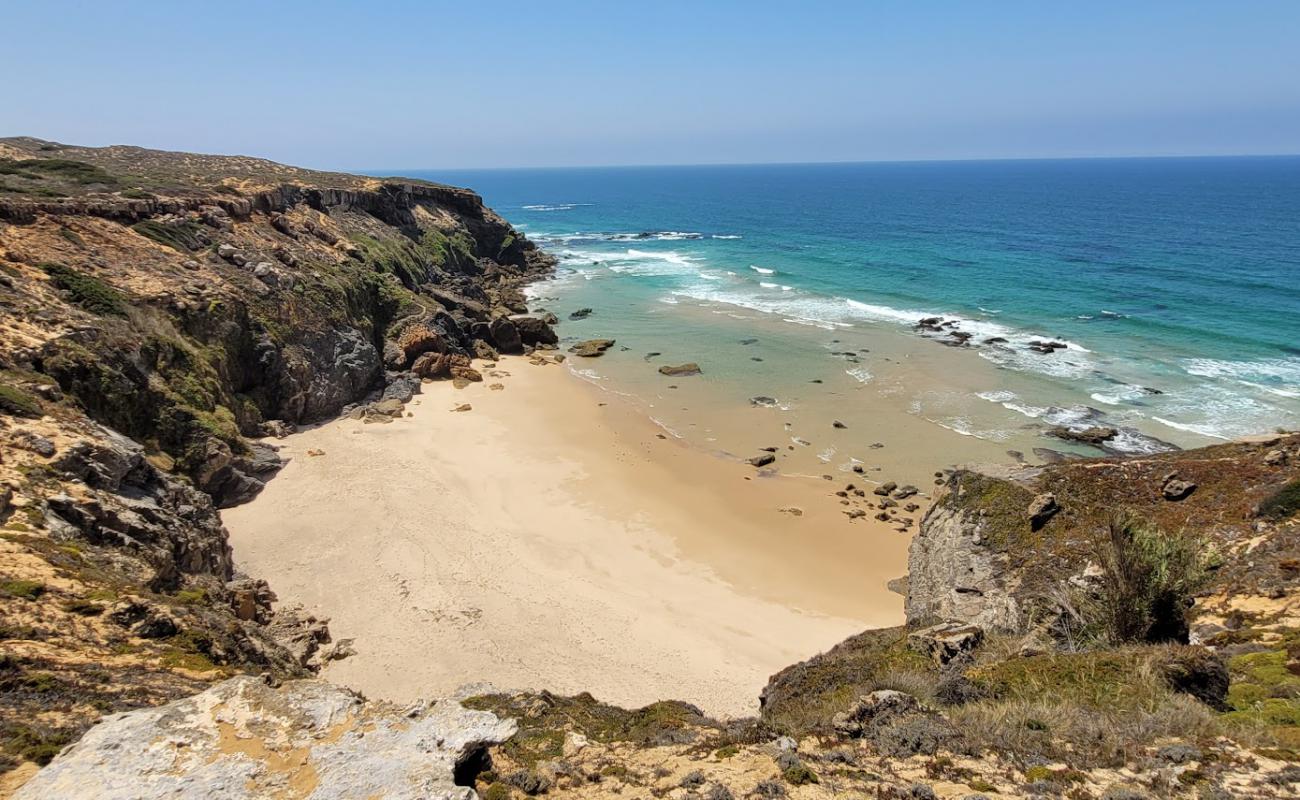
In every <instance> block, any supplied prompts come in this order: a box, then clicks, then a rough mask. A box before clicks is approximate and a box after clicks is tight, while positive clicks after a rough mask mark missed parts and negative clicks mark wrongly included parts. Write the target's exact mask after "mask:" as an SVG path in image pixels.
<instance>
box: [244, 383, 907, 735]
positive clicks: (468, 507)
mask: <svg viewBox="0 0 1300 800" xmlns="http://www.w3.org/2000/svg"><path fill="white" fill-rule="evenodd" d="M497 373H498V375H500V376H501V377H488V379H487V381H486V382H485V383H479V384H473V385H471V386H469V387H468V388H465V389H462V390H457V389H454V388H453V387H452V385H451V384H450V383H447V382H438V383H426V384H425V385H424V387H423V388H424V393H423V394H422V395H418V396H417V397H416V398H415V400H414V401H413V402H412V403H411V404H409V405H408V407H407V410H408V411H409V412H411V415H410V416H408V417H405V418H403V419H399V420H396V421H394V422H392V423H391V424H364V423H362V422H359V421H355V420H339V421H334V422H330V423H327V424H325V425H322V426H319V427H317V428H314V429H310V430H306V431H304V432H302V433H298V434H295V435H293V436H291V437H289V438H287V439H285V440H283V441H280V442H278V444H279V445H281V447H282V450H281V453H282V455H284V456H286V457H288V458H291V459H292V460H291V461H290V463H289V464H288V465H287V466H286V467H285V468H284V469H283V470H282V471H281V473H280V474H279V476H277V477H276V478H275V479H274V480H272V481H271V482H270V483H269V484H268V485H267V488H266V490H265V491H263V492H262V494H261V495H260V496H259V497H258V498H257V499H255V500H254V501H253V502H251V503H249V504H247V505H244V506H240V507H237V508H233V509H229V510H226V511H224V512H223V514H222V516H223V519H224V521H225V524H226V526H227V528H228V529H229V530H230V534H231V541H232V544H233V546H234V551H235V558H236V561H237V563H238V565H239V567H240V568H241V569H243V570H244V571H246V572H247V573H248V574H250V575H255V576H258V577H261V578H265V579H267V580H268V581H269V582H270V584H271V586H272V587H273V588H274V589H275V591H276V592H277V594H278V595H279V597H280V598H281V601H282V602H284V603H301V604H303V605H304V606H306V607H307V608H308V609H309V610H311V611H313V612H314V613H317V614H319V615H322V616H326V617H329V618H330V629H331V631H332V633H333V635H334V637H335V639H342V638H350V639H353V640H354V646H355V649H356V655H354V656H351V657H349V658H347V659H344V660H342V661H337V662H333V663H331V664H330V665H329V666H328V667H327V669H326V671H325V676H326V677H327V678H329V679H330V680H333V681H336V682H339V683H342V684H345V685H348V686H351V687H353V688H356V689H358V690H360V691H362V692H364V693H365V694H367V695H368V696H371V697H380V698H386V699H392V700H398V701H405V700H411V699H414V698H417V697H429V696H437V695H442V694H447V693H450V692H452V691H454V690H456V689H457V688H458V687H460V686H462V685H463V684H467V683H480V682H488V683H491V684H493V685H494V686H496V687H497V688H500V689H509V690H514V689H549V690H551V691H554V692H559V693H564V694H572V693H576V692H580V691H590V692H591V693H592V694H594V695H595V696H596V697H597V698H598V699H601V700H604V701H607V702H612V703H616V704H619V705H624V706H629V707H636V706H641V705H644V704H647V703H650V702H654V701H656V700H661V699H670V698H671V699H678V700H685V701H689V702H692V703H696V704H697V705H699V706H701V707H702V708H703V709H704V710H705V711H707V712H709V713H712V714H715V715H721V716H735V715H742V714H752V713H755V712H756V711H757V708H758V696H759V692H760V691H761V690H762V688H763V686H764V684H765V683H766V681H767V679H768V677H769V676H770V675H771V674H773V673H774V672H776V671H778V670H780V669H781V668H783V667H785V666H787V665H789V664H792V663H794V662H796V661H800V660H802V659H805V658H808V657H809V656H811V655H813V654H815V653H818V652H821V651H823V650H825V649H827V648H829V647H830V646H832V645H834V644H836V643H837V642H839V641H841V640H842V639H844V638H845V637H847V636H849V635H852V634H854V633H857V632H859V631H861V630H863V629H865V628H869V627H881V626H888V625H894V624H899V623H901V622H902V620H903V613H902V598H901V597H900V596H899V595H898V594H895V593H893V592H891V591H889V590H888V589H887V588H886V583H887V582H888V581H889V580H890V579H893V578H897V577H899V576H901V575H903V574H904V573H905V572H906V555H907V544H908V539H909V537H908V535H907V534H905V533H899V532H897V531H896V530H894V529H893V528H892V527H891V526H890V525H888V524H885V523H880V522H877V521H875V520H873V519H871V518H870V514H868V516H867V518H865V519H858V520H852V521H850V520H849V519H848V517H847V516H846V515H845V514H844V513H843V507H842V506H841V504H840V502H839V498H837V497H835V496H834V495H833V492H834V491H835V490H836V489H840V488H843V487H842V485H841V484H842V479H843V477H844V476H837V477H836V478H835V481H834V482H829V481H826V480H823V479H822V478H821V477H820V476H815V477H782V476H780V475H763V474H760V473H759V471H757V470H755V469H754V468H753V467H751V466H749V465H748V464H745V463H743V462H738V461H736V460H729V459H725V458H720V457H718V456H717V455H716V454H711V453H707V452H704V451H702V450H700V449H697V448H693V447H691V446H689V445H687V444H684V443H682V442H680V441H677V440H675V439H673V438H672V437H666V436H665V435H664V434H663V433H662V432H661V431H660V429H659V428H658V427H656V426H655V425H654V424H652V423H651V422H650V421H649V420H648V419H647V418H646V416H645V414H644V413H642V412H641V411H638V410H637V409H635V408H633V407H632V406H631V405H630V404H627V403H624V402H619V401H617V399H616V398H615V397H613V396H612V395H610V394H609V393H607V392H603V391H601V390H600V389H597V388H595V387H593V386H591V385H588V384H587V383H586V382H584V381H582V380H579V379H577V378H575V377H574V376H573V375H571V374H570V373H569V371H568V370H567V369H565V368H564V367H563V366H560V365H548V366H536V365H532V364H529V363H528V362H527V361H526V360H525V359H523V358H508V359H504V360H503V361H502V362H501V363H500V364H499V365H498V368H497ZM681 380H682V381H686V380H690V379H689V378H685V379H681ZM492 383H501V384H504V390H492V389H490V388H489V385H490V384H492ZM461 403H469V404H472V406H473V408H472V410H469V411H463V412H455V411H453V410H452V409H453V408H455V407H456V406H457V405H459V404H461ZM309 451H312V452H316V451H323V454H320V455H309V454H308V453H309ZM848 477H849V478H854V477H858V476H853V475H851V474H850V475H849V476H848ZM922 488H925V487H922ZM790 507H797V508H798V509H800V510H802V512H803V513H802V515H795V514H792V513H789V511H782V510H781V509H788V508H790Z"/></svg>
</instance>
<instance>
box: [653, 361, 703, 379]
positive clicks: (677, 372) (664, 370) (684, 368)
mask: <svg viewBox="0 0 1300 800" xmlns="http://www.w3.org/2000/svg"><path fill="white" fill-rule="evenodd" d="M701 372H703V370H701V369H700V365H699V364H696V363H695V362H694V361H688V362H686V363H685V364H678V365H676V366H673V365H671V364H664V365H663V366H662V367H660V368H659V374H660V375H670V376H673V377H683V376H687V375H699V374H700V373H701Z"/></svg>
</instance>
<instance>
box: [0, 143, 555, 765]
mask: <svg viewBox="0 0 1300 800" xmlns="http://www.w3.org/2000/svg"><path fill="white" fill-rule="evenodd" d="M551 265H552V263H551V261H550V260H549V259H548V258H547V257H546V256H544V255H542V254H541V253H539V252H538V251H537V250H536V249H535V248H534V247H533V246H532V244H531V243H530V242H528V241H527V239H525V238H524V237H523V236H521V235H519V234H517V233H516V232H515V231H514V230H513V229H511V227H510V226H509V225H508V224H507V223H506V222H505V221H503V220H502V219H501V218H500V217H498V216H497V215H496V214H494V213H493V212H492V211H491V210H490V209H487V208H486V207H484V206H483V204H482V201H481V200H480V198H479V197H478V196H477V195H475V194H474V193H473V192H471V191H468V190H465V189H458V188H455V187H449V186H440V185H436V184H429V183H423V182H415V181H409V180H379V179H370V178H362V177H358V176H352V175H340V174H332V173H319V172H312V171H307V170H299V169H295V168H292V167H286V166H283V165H279V164H273V163H271V162H266V161H260V160H257V159H243V158H224V157H209V156H197V155H192V154H184V153H164V152H159V151H150V150H142V149H139V148H122V147H115V148H79V147H72V146H65V145H58V144H54V143H50V142H42V141H39V140H34V139H6V140H0V309H2V311H0V525H2V526H3V528H2V530H0V537H3V538H2V540H0V638H2V640H3V641H2V642H0V644H2V645H3V654H0V693H3V695H4V703H3V704H0V743H3V756H2V757H0V765H3V766H5V767H12V766H14V765H15V764H17V763H19V762H21V761H23V760H33V761H36V762H38V763H43V762H44V761H45V760H48V758H49V757H50V756H51V755H52V754H53V752H54V751H56V750H57V749H58V748H59V746H61V745H62V744H64V743H66V742H68V741H70V740H72V739H73V738H75V736H76V735H77V734H78V733H79V732H80V731H81V730H82V729H84V728H85V726H86V725H88V724H89V723H90V722H92V721H93V720H94V719H96V718H97V717H98V716H100V715H101V714H102V713H104V712H106V711H112V710H118V709H123V708H131V707H136V706H140V705H154V704H157V703H159V702H163V701H165V700H168V699H171V698H174V697H178V696H181V695H183V694H188V693H191V692H193V691H195V690H196V689H197V688H200V687H202V686H203V685H205V684H206V683H207V682H210V681H211V680H214V679H218V678H223V677H227V676H229V675H231V674H234V673H237V672H248V671H252V672H265V673H269V674H270V675H272V676H281V677H294V676H301V675H304V674H307V673H308V672H309V671H310V670H311V669H313V668H314V667H315V665H317V664H318V663H319V662H320V661H321V660H322V659H324V658H328V657H331V656H334V655H338V654H340V653H341V652H343V651H342V650H340V649H338V648H334V647H332V646H331V644H330V640H329V634H328V630H327V629H326V627H325V625H324V622H323V621H320V620H314V619H312V618H311V617H310V616H308V615H305V614H302V613H301V612H298V611H296V610H294V609H291V608H290V609H281V610H278V611H274V610H272V601H273V600H274V599H275V595H274V593H273V592H272V591H271V589H270V588H269V587H267V586H266V585H265V584H264V583H261V582H259V581H257V580H255V579H252V578H248V577H245V576H240V575H237V574H236V573H235V570H234V566H233V559H232V555H231V552H230V547H229V545H228V543H227V537H226V532H225V530H224V529H223V528H222V527H221V523H220V518H219V517H218V514H217V508H219V507H222V506H227V505H231V504H234V503H239V502H242V501H244V500H247V499H248V498H250V497H252V496H253V495H255V494H256V493H257V492H258V491H259V490H260V489H261V487H262V486H263V485H264V482H265V481H266V480H268V479H269V478H270V477H271V476H273V475H274V474H275V472H276V471H277V470H278V469H279V467H280V458H279V456H278V455H277V454H276V452H275V448H274V446H271V445H266V444H262V443H259V442H257V441H254V439H259V438H261V437H266V436H269V435H281V434H283V433H285V432H286V431H288V430H291V429H292V427H293V426H294V425H296V424H299V423H304V422H311V421H315V420H320V419H324V418H328V417H330V416H332V415H336V414H339V413H340V412H343V411H347V410H353V409H355V413H359V414H365V415H370V416H373V417H374V418H376V419H378V420H379V421H383V420H384V419H391V415H392V414H394V413H401V406H402V404H403V403H404V402H406V401H407V400H409V399H410V397H411V395H412V394H413V393H415V392H418V391H419V386H420V382H421V380H426V379H444V378H445V379H453V380H467V379H472V378H473V377H474V376H473V375H472V373H473V369H472V367H470V359H471V357H473V356H488V355H495V353H496V352H497V351H498V349H502V350H507V351H511V352H519V351H522V350H525V349H531V348H532V347H534V346H537V345H540V346H546V345H545V344H544V342H543V341H542V340H543V339H546V338H548V337H546V335H545V334H547V333H549V326H548V325H547V324H546V322H545V321H544V320H542V319H540V318H535V317H527V316H523V317H520V316H519V315H520V313H521V312H524V311H526V308H525V306H524V303H523V296H522V294H521V292H520V287H521V286H522V284H523V283H524V282H525V281H527V280H529V279H530V278H533V277H535V276H538V275H541V274H544V273H545V272H547V271H548V270H549V269H550V268H551ZM521 331H522V333H521ZM529 332H531V333H529ZM551 338H552V340H553V337H551ZM380 405H382V408H381V409H377V407H378V406H380Z"/></svg>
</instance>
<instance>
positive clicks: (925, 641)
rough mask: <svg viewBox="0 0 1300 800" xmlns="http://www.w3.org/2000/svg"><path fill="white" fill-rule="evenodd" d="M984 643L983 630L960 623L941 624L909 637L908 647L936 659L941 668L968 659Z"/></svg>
mask: <svg viewBox="0 0 1300 800" xmlns="http://www.w3.org/2000/svg"><path fill="white" fill-rule="evenodd" d="M983 641H984V629H983V628H981V627H980V626H979V625H966V624H963V623H960V622H941V623H939V624H938V625H931V626H930V627H928V628H922V629H921V630H919V631H914V632H912V633H909V634H908V635H907V646H908V647H910V648H912V649H913V650H915V651H916V652H918V653H921V654H923V655H927V656H929V657H930V658H932V659H934V663H936V664H938V665H939V666H941V667H942V666H944V665H946V664H947V663H948V662H950V661H952V660H954V659H957V658H965V657H968V656H969V655H970V654H971V653H972V652H974V651H975V648H977V647H979V646H980V643H981V642H983Z"/></svg>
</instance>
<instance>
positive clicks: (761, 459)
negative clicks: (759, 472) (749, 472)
mask: <svg viewBox="0 0 1300 800" xmlns="http://www.w3.org/2000/svg"><path fill="white" fill-rule="evenodd" d="M773 461H776V456H774V455H772V454H771V453H761V454H759V455H756V456H754V457H753V458H751V459H749V463H750V465H752V466H755V467H766V466H767V465H768V464H771V463H772V462H773Z"/></svg>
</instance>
